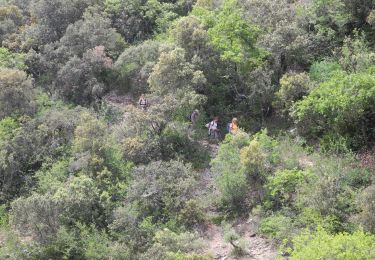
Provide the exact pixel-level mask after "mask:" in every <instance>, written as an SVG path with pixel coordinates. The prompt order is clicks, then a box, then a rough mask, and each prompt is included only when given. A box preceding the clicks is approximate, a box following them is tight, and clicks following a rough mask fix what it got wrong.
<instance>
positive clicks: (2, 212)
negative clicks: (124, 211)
mask: <svg viewBox="0 0 375 260" xmlns="http://www.w3.org/2000/svg"><path fill="white" fill-rule="evenodd" d="M8 221H9V217H8V212H7V208H6V205H0V228H1V227H3V226H6V225H7V224H8Z"/></svg>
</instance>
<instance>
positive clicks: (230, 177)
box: [211, 134, 249, 211]
mask: <svg viewBox="0 0 375 260" xmlns="http://www.w3.org/2000/svg"><path fill="white" fill-rule="evenodd" d="M248 142H249V136H248V135H247V134H239V135H235V136H229V135H228V136H227V137H226V140H225V141H224V142H223V143H222V144H221V145H220V147H219V152H218V155H217V156H216V158H215V159H214V160H213V161H212V162H211V164H212V170H213V173H214V174H215V176H216V177H215V178H216V183H217V186H218V187H219V189H220V192H221V197H220V198H219V199H220V201H221V204H222V206H223V207H224V208H227V209H228V210H229V211H232V210H234V211H241V210H245V207H244V206H245V205H246V206H247V207H248V206H249V201H248V200H249V198H248V196H246V194H247V193H248V186H247V181H246V175H245V174H244V173H243V172H242V171H241V159H240V148H242V147H244V146H245V145H246V144H247V143H248Z"/></svg>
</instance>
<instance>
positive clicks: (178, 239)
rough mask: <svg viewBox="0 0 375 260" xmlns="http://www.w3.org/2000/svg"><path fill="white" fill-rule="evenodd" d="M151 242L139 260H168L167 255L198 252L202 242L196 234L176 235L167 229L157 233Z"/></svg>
mask: <svg viewBox="0 0 375 260" xmlns="http://www.w3.org/2000/svg"><path fill="white" fill-rule="evenodd" d="M153 242H154V244H153V246H152V247H151V248H150V249H149V250H148V251H147V252H146V253H145V254H144V255H142V257H141V258H140V259H142V260H143V259H144V260H147V259H155V260H162V259H169V258H168V257H167V256H168V255H169V256H171V255H173V254H175V253H185V254H188V253H193V252H194V251H195V252H198V251H199V250H201V249H202V247H203V243H202V242H203V241H202V240H201V239H199V238H198V234H194V233H189V232H184V233H179V234H178V233H175V232H172V231H170V230H168V229H164V230H160V231H157V232H156V234H155V237H154V238H153ZM171 259H174V258H171ZM192 259H194V258H192ZM197 259H200V258H197Z"/></svg>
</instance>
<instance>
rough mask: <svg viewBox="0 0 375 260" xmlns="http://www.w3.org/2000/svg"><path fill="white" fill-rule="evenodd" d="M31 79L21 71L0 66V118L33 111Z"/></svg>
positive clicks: (28, 113) (29, 113)
mask: <svg viewBox="0 0 375 260" xmlns="http://www.w3.org/2000/svg"><path fill="white" fill-rule="evenodd" d="M34 95H35V93H34V90H33V86H32V80H31V78H29V77H28V76H27V74H26V73H25V72H23V71H20V70H17V69H6V68H0V119H3V118H4V117H6V116H11V115H16V116H20V115H24V114H26V115H31V114H33V113H34V111H35V102H34V100H33V98H34Z"/></svg>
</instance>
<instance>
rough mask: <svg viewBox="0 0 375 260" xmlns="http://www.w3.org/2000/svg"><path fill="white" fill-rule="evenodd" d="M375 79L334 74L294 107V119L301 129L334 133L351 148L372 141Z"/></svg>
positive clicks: (365, 75) (361, 74)
mask: <svg viewBox="0 0 375 260" xmlns="http://www.w3.org/2000/svg"><path fill="white" fill-rule="evenodd" d="M374 87H375V78H374V73H373V72H372V69H369V71H368V72H359V73H352V74H348V73H345V72H337V73H335V75H334V76H333V77H332V78H331V79H330V80H328V81H327V82H323V83H321V84H320V85H319V86H318V87H316V88H315V89H314V90H312V91H311V93H310V95H309V96H307V97H306V98H305V99H303V100H302V101H299V102H297V103H296V104H295V107H294V111H293V114H292V115H293V117H294V118H295V119H296V120H297V122H298V125H299V126H300V129H301V130H302V131H303V132H305V133H308V134H312V135H315V136H321V135H322V134H323V133H327V132H328V133H335V134H338V135H341V136H344V137H349V138H351V143H350V146H351V147H354V148H356V147H359V146H361V145H363V144H365V143H366V142H368V141H370V140H372V139H373V136H374V133H373V132H372V130H371V129H372V127H371V125H372V122H373V120H371V111H372V107H373V103H372V100H373V96H374V93H373V92H374V89H375V88H374Z"/></svg>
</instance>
